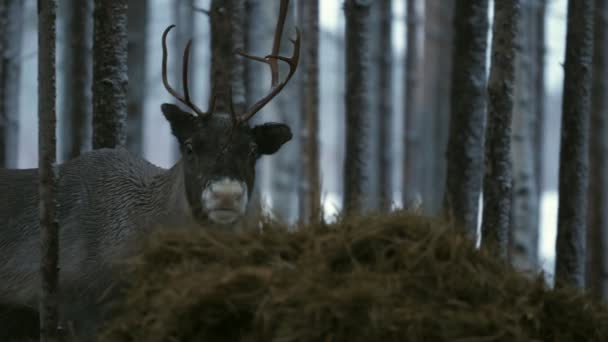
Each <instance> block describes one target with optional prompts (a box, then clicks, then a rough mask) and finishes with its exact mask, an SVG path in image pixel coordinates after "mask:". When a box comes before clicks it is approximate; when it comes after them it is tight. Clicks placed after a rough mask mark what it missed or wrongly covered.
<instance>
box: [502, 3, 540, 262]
mask: <svg viewBox="0 0 608 342" xmlns="http://www.w3.org/2000/svg"><path fill="white" fill-rule="evenodd" d="M534 3H535V2H531V1H522V3H521V7H522V8H521V20H520V25H519V28H518V29H519V32H518V33H519V37H520V40H519V41H520V44H519V45H520V48H519V49H518V51H517V55H516V67H515V83H516V87H515V104H514V108H513V123H512V127H513V134H512V140H511V151H512V161H513V195H512V203H511V213H512V216H511V231H510V241H509V245H510V246H509V259H510V262H511V264H512V265H513V266H514V267H515V268H517V269H519V270H524V271H534V270H535V269H536V268H537V267H538V234H539V229H538V223H539V191H538V186H537V184H538V177H537V176H536V173H535V172H536V171H537V169H538V165H537V162H538V157H537V155H536V153H537V152H538V151H537V146H536V142H537V139H536V138H537V137H535V134H536V133H537V129H538V125H537V123H538V120H537V119H538V115H537V112H536V110H537V103H538V101H537V100H538V99H537V97H536V94H535V91H536V87H537V84H536V82H537V79H536V76H535V75H537V74H538V68H539V66H538V65H536V60H537V56H536V52H537V44H536V37H537V34H536V32H535V31H536V28H537V24H536V18H537V15H536V5H534ZM538 133H541V132H538Z"/></svg>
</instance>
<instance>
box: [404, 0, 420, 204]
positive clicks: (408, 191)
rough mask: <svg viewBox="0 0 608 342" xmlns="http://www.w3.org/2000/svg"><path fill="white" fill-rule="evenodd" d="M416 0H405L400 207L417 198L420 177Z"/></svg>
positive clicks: (418, 24)
mask: <svg viewBox="0 0 608 342" xmlns="http://www.w3.org/2000/svg"><path fill="white" fill-rule="evenodd" d="M417 3H418V1H417V0H408V1H407V42H406V46H407V50H406V53H405V83H404V90H405V94H404V98H405V105H404V109H405V112H404V114H403V116H404V118H403V123H404V125H405V127H404V129H403V132H405V139H404V141H403V143H404V149H403V151H404V156H403V163H404V164H403V187H402V188H403V194H402V197H403V198H402V201H403V206H404V208H412V207H415V206H416V205H417V203H419V202H420V201H421V188H420V179H421V178H422V169H421V163H420V160H421V159H422V155H421V151H420V149H421V140H422V137H421V129H422V127H421V125H422V121H421V119H422V118H421V117H420V112H419V108H418V99H419V97H420V78H421V75H420V71H419V70H420V69H421V68H420V67H421V65H422V60H421V58H420V43H421V39H420V38H421V33H422V32H421V31H422V30H421V29H420V28H421V24H422V15H421V14H420V11H419V10H418V6H417Z"/></svg>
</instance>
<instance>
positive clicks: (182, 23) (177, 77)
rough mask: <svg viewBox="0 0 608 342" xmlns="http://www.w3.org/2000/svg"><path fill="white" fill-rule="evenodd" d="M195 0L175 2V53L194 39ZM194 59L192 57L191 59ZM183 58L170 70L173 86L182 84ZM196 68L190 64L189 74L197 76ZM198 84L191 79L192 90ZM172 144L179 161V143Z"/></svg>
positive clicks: (172, 141)
mask: <svg viewBox="0 0 608 342" xmlns="http://www.w3.org/2000/svg"><path fill="white" fill-rule="evenodd" d="M194 5H195V1H194V0H185V1H183V0H182V1H175V2H173V6H172V7H171V9H172V11H173V13H172V15H173V18H172V20H173V24H175V29H174V30H175V37H174V39H173V51H177V52H178V54H177V55H178V56H179V52H181V51H183V50H184V49H185V48H186V44H188V41H189V40H191V39H193V37H194V35H195V32H194V16H195V15H196V11H195V10H193V9H194V8H195V7H194ZM190 58H192V56H191V57H190ZM182 63H183V60H182V58H177V57H176V58H173V63H172V65H171V66H170V67H169V68H170V71H169V73H170V75H171V76H170V77H171V78H173V84H181V82H182ZM196 66H197V63H190V65H189V67H188V68H189V70H190V71H189V73H190V75H196ZM196 82H197V78H196V77H190V87H191V89H196V86H195V83H196ZM173 102H174V103H175V104H176V105H180V106H181V105H182V104H181V102H179V101H178V100H175V99H174V100H173ZM171 144H172V145H173V149H172V150H173V155H174V158H175V159H176V160H177V159H179V157H180V156H181V152H180V150H179V143H178V142H177V140H175V139H172V140H171Z"/></svg>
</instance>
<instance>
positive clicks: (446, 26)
mask: <svg viewBox="0 0 608 342" xmlns="http://www.w3.org/2000/svg"><path fill="white" fill-rule="evenodd" d="M454 6H455V1H454V0H442V1H437V0H426V3H425V8H424V13H425V18H424V64H423V67H422V69H423V70H422V75H424V77H422V78H421V82H422V83H421V86H422V97H423V98H422V100H421V107H420V125H419V126H420V132H419V133H416V134H419V135H420V139H419V141H420V144H419V147H420V151H419V154H420V157H421V158H420V159H418V160H417V163H420V164H422V166H421V168H422V171H421V173H420V176H421V178H420V179H419V183H420V189H421V199H422V204H423V209H424V210H425V211H426V212H427V213H431V214H435V213H437V212H438V210H439V209H440V208H441V206H442V198H443V196H444V192H445V191H444V190H445V180H446V148H447V141H448V136H449V134H448V131H449V121H450V106H451V104H450V102H451V97H450V91H451V87H452V83H451V82H450V81H449V80H450V78H451V77H452V76H451V75H452V63H453V61H452V53H453V52H452V50H453V38H452V36H453V30H454V26H453V18H454Z"/></svg>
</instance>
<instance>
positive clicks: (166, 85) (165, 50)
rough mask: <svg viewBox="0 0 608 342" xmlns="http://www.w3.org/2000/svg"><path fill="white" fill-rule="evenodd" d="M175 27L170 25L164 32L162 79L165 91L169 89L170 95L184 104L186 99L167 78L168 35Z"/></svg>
mask: <svg viewBox="0 0 608 342" xmlns="http://www.w3.org/2000/svg"><path fill="white" fill-rule="evenodd" d="M174 27H175V25H169V27H167V28H166V29H165V31H164V32H163V37H162V48H163V60H162V78H163V85H164V86H165V89H167V91H168V92H169V94H171V95H172V96H173V97H175V98H176V99H178V100H180V101H181V102H184V103H185V101H184V99H183V98H181V96H180V95H179V94H178V93H177V91H175V89H173V88H172V87H171V85H170V84H169V78H168V76H167V59H168V53H167V35H168V34H169V31H171V29H172V28H174Z"/></svg>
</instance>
